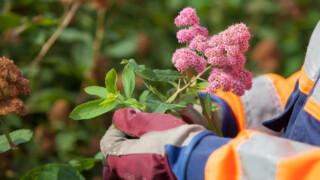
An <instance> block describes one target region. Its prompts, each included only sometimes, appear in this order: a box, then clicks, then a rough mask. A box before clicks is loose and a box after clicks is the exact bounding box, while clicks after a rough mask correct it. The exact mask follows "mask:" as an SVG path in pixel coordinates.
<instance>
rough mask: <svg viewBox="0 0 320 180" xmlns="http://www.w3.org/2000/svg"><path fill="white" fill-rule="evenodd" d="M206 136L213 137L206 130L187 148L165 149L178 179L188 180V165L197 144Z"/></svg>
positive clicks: (168, 147) (166, 147)
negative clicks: (186, 179)
mask: <svg viewBox="0 0 320 180" xmlns="http://www.w3.org/2000/svg"><path fill="white" fill-rule="evenodd" d="M206 136H213V133H212V132H210V131H207V130H205V131H203V132H201V133H199V134H197V135H196V136H194V137H193V138H192V140H191V142H190V143H189V144H188V145H186V146H182V147H177V146H174V145H170V144H167V145H165V147H164V148H165V151H166V155H167V158H168V162H169V165H170V167H171V170H172V171H173V173H174V174H175V176H176V177H177V178H178V179H185V178H186V172H187V165H188V163H189V159H190V157H191V154H192V151H193V149H194V148H195V147H196V146H197V144H198V143H199V142H200V141H201V140H202V139H203V138H204V137H206ZM196 165H198V164H196Z"/></svg>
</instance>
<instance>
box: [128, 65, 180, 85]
mask: <svg viewBox="0 0 320 180" xmlns="http://www.w3.org/2000/svg"><path fill="white" fill-rule="evenodd" d="M128 64H129V65H130V66H132V68H133V70H134V71H135V72H136V73H137V74H138V75H139V76H140V77H142V78H143V79H146V80H149V81H160V82H168V81H175V80H177V79H179V78H180V77H181V75H180V73H179V72H177V71H173V70H170V69H165V70H159V69H154V70H153V69H150V68H147V67H145V66H144V65H138V64H137V63H136V62H135V60H134V59H130V60H129V61H128Z"/></svg>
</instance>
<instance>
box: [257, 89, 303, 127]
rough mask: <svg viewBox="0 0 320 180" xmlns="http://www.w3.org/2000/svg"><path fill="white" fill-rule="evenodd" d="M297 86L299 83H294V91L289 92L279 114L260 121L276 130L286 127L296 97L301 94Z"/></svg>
mask: <svg viewBox="0 0 320 180" xmlns="http://www.w3.org/2000/svg"><path fill="white" fill-rule="evenodd" d="M298 87H299V84H298V83H296V85H295V88H294V91H293V93H291V95H290V97H289V99H288V101H287V104H286V107H285V109H284V111H283V112H282V113H281V114H279V115H278V116H277V117H275V118H273V119H271V120H267V121H264V122H263V123H262V124H263V125H264V126H266V127H267V128H269V129H271V130H273V131H277V132H280V131H281V130H283V129H284V128H286V127H287V125H288V123H289V119H290V117H291V114H292V113H293V109H294V106H295V103H296V102H297V99H298V97H299V96H300V94H301V92H300V91H299V88H298ZM296 110H297V108H296Z"/></svg>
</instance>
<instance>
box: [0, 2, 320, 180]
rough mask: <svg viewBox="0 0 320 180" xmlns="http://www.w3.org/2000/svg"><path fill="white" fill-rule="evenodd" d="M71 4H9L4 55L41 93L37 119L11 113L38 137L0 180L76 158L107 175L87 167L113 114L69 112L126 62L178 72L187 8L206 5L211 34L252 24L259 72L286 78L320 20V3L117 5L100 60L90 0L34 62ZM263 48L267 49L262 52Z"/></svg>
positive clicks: (4, 159)
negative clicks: (79, 117)
mask: <svg viewBox="0 0 320 180" xmlns="http://www.w3.org/2000/svg"><path fill="white" fill-rule="evenodd" d="M66 2H68V1H67V0H60V1H59V0H2V1H0V11H1V14H0V55H1V56H7V57H9V58H11V59H13V60H14V61H15V63H16V64H17V65H18V66H19V67H20V68H22V70H23V72H24V74H25V75H26V77H27V78H29V79H30V81H31V85H32V91H33V93H32V96H31V97H29V98H27V99H26V103H27V106H28V109H29V114H28V115H27V116H25V117H22V118H21V117H18V116H15V115H11V116H8V117H6V121H7V123H8V124H9V126H10V129H11V131H13V130H15V129H21V128H27V129H33V131H34V137H33V139H32V140H31V142H29V143H27V144H23V145H22V146H19V149H18V150H14V151H9V152H6V153H4V154H1V155H0V162H1V163H0V177H1V178H0V179H16V178H18V177H21V176H22V175H23V174H25V173H26V171H27V170H29V169H31V168H36V167H38V166H40V165H45V164H47V163H58V164H51V166H54V167H55V168H56V171H55V172H57V171H58V170H59V168H61V167H60V166H66V167H68V168H71V166H70V165H67V163H68V162H72V163H71V165H72V164H73V165H75V164H76V165H75V166H76V167H78V168H80V169H81V170H83V171H82V174H83V176H84V177H86V178H87V179H100V178H101V175H102V171H101V169H102V167H101V166H102V165H101V163H96V166H94V168H93V169H91V170H86V169H90V168H88V167H87V166H89V167H91V166H93V165H92V162H93V160H90V159H87V160H86V158H92V157H93V156H94V155H95V154H96V153H97V152H99V140H100V138H101V136H102V135H103V134H104V131H105V130H106V128H107V127H108V125H109V124H110V118H111V114H108V115H106V116H103V117H100V118H98V119H96V120H94V121H85V122H84V121H81V122H79V121H72V120H70V119H69V118H68V115H69V113H70V111H71V109H72V108H73V107H74V106H75V105H77V104H80V103H82V102H84V101H87V100H89V99H91V97H89V96H87V95H85V94H84V92H83V90H82V89H83V88H84V87H85V86H87V85H103V83H104V79H103V78H104V75H105V73H106V72H107V71H108V70H109V69H111V68H116V69H117V70H119V68H120V66H119V64H120V60H121V59H123V58H135V59H136V60H137V62H138V63H139V64H146V65H147V66H149V67H153V68H155V67H156V68H168V67H171V54H172V53H173V52H174V50H175V48H177V47H178V46H179V44H178V43H177V41H176V38H175V32H176V30H177V29H176V28H175V26H174V24H173V20H174V17H175V16H176V15H177V13H178V11H179V10H181V9H182V8H184V7H185V6H192V7H194V8H196V10H197V12H198V15H199V17H201V23H202V24H203V25H205V26H207V27H208V28H209V30H210V33H211V34H213V33H217V32H219V31H221V30H223V29H225V28H226V27H228V26H229V25H231V24H233V23H237V22H240V21H242V22H245V23H246V24H247V25H248V26H249V27H250V28H251V31H252V34H253V39H252V40H251V50H250V52H249V53H248V67H249V69H251V70H252V71H253V72H255V73H256V74H261V73H264V72H272V71H275V72H277V73H280V74H281V75H284V76H286V77H287V76H289V75H290V74H292V73H293V72H295V71H297V70H298V69H299V68H300V67H301V64H302V63H303V59H304V55H305V50H306V47H307V43H308V40H309V37H310V35H311V32H312V30H313V28H314V27H315V25H316V23H317V21H318V20H319V18H320V11H319V9H318V8H319V7H320V1H312V0H278V1H276V0H273V1H272V0H250V1H249V0H196V1H192V0H165V1H163V0H152V1H147V0H109V1H108V4H107V6H108V7H107V13H106V17H105V22H104V23H105V24H104V28H105V30H104V31H105V36H104V38H103V41H102V46H101V52H100V53H101V54H100V56H99V59H98V61H93V50H92V49H93V48H92V44H93V42H94V39H95V30H96V25H97V13H96V12H97V9H96V8H95V6H94V5H93V4H94V1H93V0H87V1H86V2H85V3H84V4H82V5H81V7H80V9H79V10H78V11H77V12H76V15H75V16H74V17H73V19H72V21H71V23H70V25H69V26H68V27H67V28H66V29H65V30H64V31H63V33H62V34H61V36H60V37H59V38H58V40H57V42H56V43H55V44H54V45H53V47H52V48H51V49H50V50H49V52H48V54H47V55H46V56H45V57H44V59H43V60H42V61H41V63H40V64H39V65H38V66H31V65H30V63H31V62H32V60H33V59H34V58H35V57H36V56H37V54H38V53H39V51H40V49H41V47H42V46H43V44H44V43H45V42H46V40H47V39H48V38H49V37H50V35H51V34H52V33H53V32H54V31H55V30H56V28H57V26H58V25H59V23H60V22H61V20H62V17H63V14H65V13H66V11H67V10H68V7H69V6H70V5H68V4H67V3H66ZM267 40H271V41H272V42H273V43H272V46H271V47H272V48H271V49H272V50H271V52H272V53H274V52H276V53H275V54H276V55H272V57H271V58H269V57H268V58H263V57H261V56H263V55H261V54H263V52H264V50H265V49H266V48H270V46H268V47H264V46H263V43H262V42H265V41H267ZM261 43H262V45H261ZM259 44H260V45H261V46H262V48H260V51H259V49H258V50H257V48H256V46H258V45H259ZM265 46H266V45H265ZM261 49H262V50H261ZM259 53H260V54H259ZM270 59H271V60H270ZM270 63H271V65H270ZM270 67H272V68H270ZM118 72H120V71H118ZM88 77H91V78H88ZM119 86H120V85H119ZM137 86H139V81H138V80H137ZM141 86H142V84H141V83H140V87H141ZM120 88H121V87H120ZM77 160H78V161H77ZM81 160H82V161H81ZM79 162H85V165H81V163H80V165H79ZM60 163H65V165H60ZM77 163H78V164H77ZM86 163H87V165H86ZM48 166H50V165H48ZM46 167H47V166H45V167H41V168H42V169H46ZM41 168H40V169H41ZM38 169H39V168H38ZM34 171H37V169H35V170H34ZM74 173H75V174H74V175H75V176H78V174H77V172H74Z"/></svg>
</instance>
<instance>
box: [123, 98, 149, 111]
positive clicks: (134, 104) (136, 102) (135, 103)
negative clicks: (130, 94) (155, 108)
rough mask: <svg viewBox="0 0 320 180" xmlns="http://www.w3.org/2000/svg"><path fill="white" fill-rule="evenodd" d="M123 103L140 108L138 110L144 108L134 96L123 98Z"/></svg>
mask: <svg viewBox="0 0 320 180" xmlns="http://www.w3.org/2000/svg"><path fill="white" fill-rule="evenodd" d="M123 103H124V105H125V106H129V107H132V108H137V109H140V110H143V109H144V106H143V105H142V104H140V103H139V101H137V100H136V99H134V98H129V99H127V100H125V101H124V102H123Z"/></svg>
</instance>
